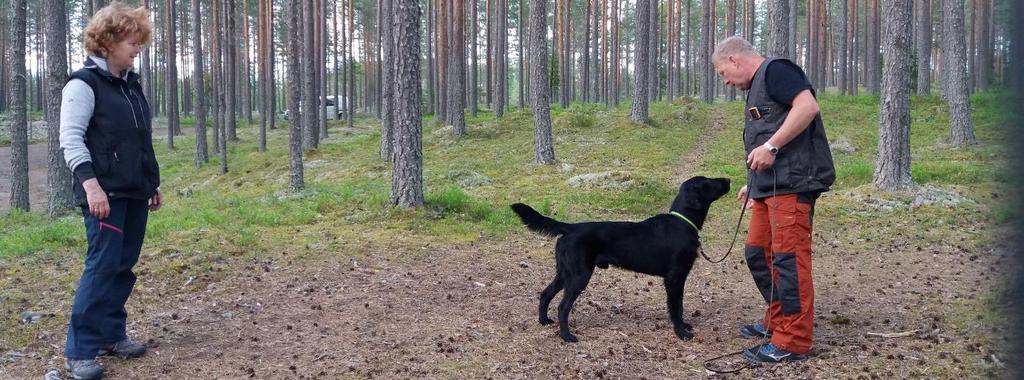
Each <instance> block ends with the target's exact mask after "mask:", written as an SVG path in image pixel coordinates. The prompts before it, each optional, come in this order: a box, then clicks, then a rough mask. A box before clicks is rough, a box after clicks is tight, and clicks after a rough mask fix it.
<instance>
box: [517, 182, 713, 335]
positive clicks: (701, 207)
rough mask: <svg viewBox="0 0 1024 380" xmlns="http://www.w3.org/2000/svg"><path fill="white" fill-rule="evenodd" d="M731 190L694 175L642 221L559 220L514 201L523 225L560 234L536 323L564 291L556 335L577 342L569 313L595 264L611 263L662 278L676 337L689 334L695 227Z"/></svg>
mask: <svg viewBox="0 0 1024 380" xmlns="http://www.w3.org/2000/svg"><path fill="white" fill-rule="evenodd" d="M728 192H729V179H727V178H713V179H712V178H705V177H693V178H690V179H688V180H686V182H683V184H682V185H681V186H680V187H679V194H677V195H676V199H675V200H674V201H672V208H671V209H670V210H671V213H669V214H661V215H657V216H654V217H652V218H649V219H647V220H644V221H642V222H635V223H634V222H590V223H576V224H571V223H562V222H559V221H557V220H554V219H551V218H548V217H546V216H543V215H541V214H540V213H538V212H537V211H536V210H534V209H532V208H530V206H527V205H525V204H522V203H516V204H514V205H512V210H513V211H515V213H516V214H518V215H519V218H520V219H522V220H523V223H524V224H526V227H527V228H529V229H530V230H532V231H535V232H539V233H542V234H545V235H549V236H558V235H562V237H560V238H559V239H558V242H556V243H555V279H554V280H552V281H551V284H550V285H548V287H547V288H544V290H543V291H541V293H540V307H539V321H540V324H542V325H547V324H551V323H554V321H552V320H551V319H550V318H548V305H549V304H550V303H551V299H552V298H554V296H555V294H556V293H558V292H559V291H561V290H562V289H565V294H564V296H563V297H562V302H561V303H560V304H558V323H559V326H558V334H559V335H560V336H561V337H562V339H563V340H565V341H566V342H576V341H577V339H576V336H574V335H573V334H572V333H570V332H569V312H570V311H572V306H573V303H574V302H576V298H577V297H579V295H580V293H581V292H583V289H584V288H586V287H587V283H589V282H590V276H591V275H593V274H594V267H595V266H596V267H600V268H602V269H604V268H608V266H609V265H612V266H616V267H619V268H622V269H628V270H631V271H635V272H640V273H645V274H649V275H654V276H659V277H663V278H664V279H665V292H666V293H667V297H668V314H669V317H671V319H672V324H673V326H674V328H675V333H676V336H678V337H679V338H680V339H683V340H688V339H690V338H693V326H691V325H690V324H689V323H686V322H684V321H683V310H682V309H683V286H684V285H685V284H686V277H687V276H688V275H689V274H690V270H691V269H692V268H693V263H694V261H695V260H696V259H697V250H698V249H699V248H700V241H699V240H698V237H699V236H698V230H699V229H700V228H701V226H703V225H704V220H705V218H707V215H708V209H709V208H710V207H711V202H714V201H715V200H717V199H718V198H721V197H722V196H723V195H725V194H726V193H728Z"/></svg>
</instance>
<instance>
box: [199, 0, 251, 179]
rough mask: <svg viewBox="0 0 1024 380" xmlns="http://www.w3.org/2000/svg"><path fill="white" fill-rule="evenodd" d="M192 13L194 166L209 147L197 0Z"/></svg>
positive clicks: (205, 157)
mask: <svg viewBox="0 0 1024 380" xmlns="http://www.w3.org/2000/svg"><path fill="white" fill-rule="evenodd" d="M261 1H263V0H261ZM191 8H192V9H191V13H192V58H193V60H194V61H195V62H194V63H193V67H192V77H193V81H194V82H195V83H194V85H193V86H192V90H193V91H195V96H194V97H195V121H196V155H195V163H196V168H199V167H201V166H203V164H204V163H206V162H208V161H209V160H210V153H209V149H208V148H207V145H206V93H205V92H206V83H205V82H204V80H203V75H204V73H203V59H204V57H203V28H202V22H203V19H202V17H201V16H200V15H201V14H202V10H201V9H200V5H199V0H191Z"/></svg>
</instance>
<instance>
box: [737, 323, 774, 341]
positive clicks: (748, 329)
mask: <svg viewBox="0 0 1024 380" xmlns="http://www.w3.org/2000/svg"><path fill="white" fill-rule="evenodd" d="M740 336H742V337H744V338H771V337H772V332H771V330H768V328H767V327H765V326H764V323H755V324H752V325H743V326H742V327H740Z"/></svg>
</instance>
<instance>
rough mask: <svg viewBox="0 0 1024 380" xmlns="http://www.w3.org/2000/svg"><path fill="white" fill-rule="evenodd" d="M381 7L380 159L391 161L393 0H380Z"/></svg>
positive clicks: (392, 138) (392, 136)
mask: <svg viewBox="0 0 1024 380" xmlns="http://www.w3.org/2000/svg"><path fill="white" fill-rule="evenodd" d="M379 4H380V7H381V12H380V14H381V19H380V22H381V24H380V27H379V28H377V30H378V32H379V33H380V43H381V45H382V46H381V51H382V53H383V55H382V56H381V60H380V62H381V71H382V75H383V78H384V79H383V81H382V82H380V90H381V97H382V99H381V103H382V104H381V106H382V107H383V108H382V109H381V113H380V159H381V160H384V161H387V162H390V161H391V160H392V158H393V157H392V156H393V155H394V146H395V141H394V130H395V124H394V112H393V110H392V109H391V108H392V104H393V103H392V96H393V92H394V89H395V86H394V83H395V75H394V71H395V66H394V63H395V62H394V57H393V53H394V40H393V39H392V36H391V24H392V18H393V17H394V12H393V10H392V7H391V4H392V0H381V1H380V2H379Z"/></svg>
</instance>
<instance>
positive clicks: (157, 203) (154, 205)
mask: <svg viewBox="0 0 1024 380" xmlns="http://www.w3.org/2000/svg"><path fill="white" fill-rule="evenodd" d="M163 205H164V195H163V194H162V193H160V190H157V191H156V195H154V196H153V197H152V198H149V211H156V210H159V209H160V207H163Z"/></svg>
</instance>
